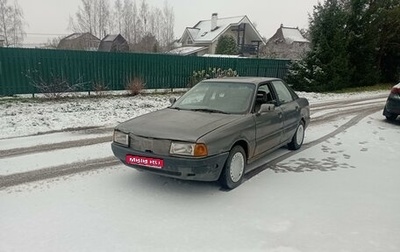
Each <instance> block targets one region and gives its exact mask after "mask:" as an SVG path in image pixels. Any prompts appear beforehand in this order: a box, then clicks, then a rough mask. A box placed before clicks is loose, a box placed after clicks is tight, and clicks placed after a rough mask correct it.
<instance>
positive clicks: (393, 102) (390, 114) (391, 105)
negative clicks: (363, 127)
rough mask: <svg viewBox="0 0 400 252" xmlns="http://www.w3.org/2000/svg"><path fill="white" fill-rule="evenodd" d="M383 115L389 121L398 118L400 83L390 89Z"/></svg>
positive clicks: (399, 113) (399, 112)
mask: <svg viewBox="0 0 400 252" xmlns="http://www.w3.org/2000/svg"><path fill="white" fill-rule="evenodd" d="M383 115H384V116H386V118H387V119H388V120H389V121H394V120H396V118H397V116H398V115H400V83H399V84H397V85H396V86H394V87H393V88H392V90H391V91H390V95H389V97H388V99H387V101H386V105H385V108H384V109H383Z"/></svg>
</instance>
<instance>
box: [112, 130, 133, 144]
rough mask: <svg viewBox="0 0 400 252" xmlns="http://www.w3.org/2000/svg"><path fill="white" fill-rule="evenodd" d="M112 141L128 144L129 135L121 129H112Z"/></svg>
mask: <svg viewBox="0 0 400 252" xmlns="http://www.w3.org/2000/svg"><path fill="white" fill-rule="evenodd" d="M113 141H114V142H116V143H118V144H121V145H124V146H129V135H128V134H126V133H123V132H121V131H118V130H114V137H113Z"/></svg>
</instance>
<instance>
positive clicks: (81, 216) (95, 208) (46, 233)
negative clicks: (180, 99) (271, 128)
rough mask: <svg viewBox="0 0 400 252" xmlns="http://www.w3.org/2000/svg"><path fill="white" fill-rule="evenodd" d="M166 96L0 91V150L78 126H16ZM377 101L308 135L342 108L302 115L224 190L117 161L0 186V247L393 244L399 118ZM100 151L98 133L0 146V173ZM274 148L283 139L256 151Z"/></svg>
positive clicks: (377, 247)
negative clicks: (59, 96) (372, 108)
mask: <svg viewBox="0 0 400 252" xmlns="http://www.w3.org/2000/svg"><path fill="white" fill-rule="evenodd" d="M386 93H387V92H373V93H363V94H352V95H348V94H346V95H343V94H340V95H337V94H335V95H333V94H327V95H321V94H304V93H301V94H300V95H301V96H305V97H307V98H308V99H309V100H310V103H311V104H322V103H324V102H327V101H335V100H336V101H338V104H340V101H346V100H348V99H356V98H368V97H370V98H371V99H376V97H380V96H381V95H382V94H384V95H385V94H386ZM376 100H377V101H379V102H380V103H382V104H384V98H379V99H376ZM166 106H168V96H159V95H149V96H140V97H133V98H127V97H113V98H96V99H82V100H70V101H67V100H64V101H61V102H54V101H51V102H43V101H41V102H34V103H32V102H28V103H27V102H18V101H17V102H16V101H12V102H11V101H6V102H3V101H0V118H1V122H0V151H1V150H7V149H14V148H22V147H29V146H35V145H38V144H47V143H54V142H63V141H72V140H76V139H84V138H88V136H87V135H82V133H81V132H74V131H67V132H56V133H52V134H44V135H37V136H27V135H32V134H36V133H38V132H49V131H59V130H62V129H67V128H76V127H103V128H104V127H106V128H108V127H113V126H114V125H115V124H117V123H118V122H120V121H124V120H126V119H129V118H131V117H134V116H138V115H140V114H143V113H147V112H149V111H153V110H156V109H160V108H163V107H166ZM357 106H365V102H360V103H359V104H357ZM367 106H368V105H367ZM320 108H321V107H320ZM322 108H323V107H322ZM361 108H362V107H361ZM330 110H332V109H331V108H330V109H329V110H325V113H328V111H330ZM381 113H382V112H381V111H379V112H377V113H374V114H371V115H369V116H367V117H366V118H364V119H363V120H361V121H360V122H359V123H357V124H356V125H354V126H352V127H349V128H347V129H346V130H345V131H343V132H341V133H338V134H337V135H334V136H333V137H331V138H329V139H327V140H326V141H323V142H321V143H319V144H315V145H312V144H311V143H312V142H314V141H315V140H317V139H319V138H321V137H323V136H325V135H327V134H329V133H330V132H332V131H334V130H336V129H338V128H339V127H340V126H341V125H344V124H346V123H347V122H348V121H349V120H350V119H351V118H352V116H351V115H345V116H342V117H341V118H339V119H336V120H334V121H327V122H324V123H318V124H316V125H311V126H310V128H309V129H308V131H307V136H306V141H305V144H306V146H307V144H309V145H310V146H309V147H308V148H304V150H303V151H301V152H298V153H294V155H292V156H290V157H289V158H287V159H285V160H283V161H281V162H279V163H277V164H271V165H270V166H269V169H266V170H264V171H263V172H261V173H258V174H257V175H255V176H254V177H252V178H250V179H249V180H247V181H246V182H245V183H244V184H243V185H241V186H240V187H238V188H236V189H235V190H232V191H229V192H226V191H221V190H219V186H218V184H217V183H201V182H190V181H180V180H175V179H170V178H164V177H159V176H154V175H150V174H146V173H140V172H137V171H135V170H132V169H130V168H127V167H125V166H123V165H117V166H113V167H109V168H106V169H101V170H96V171H92V172H86V173H80V174H75V175H71V176H64V177H57V178H55V179H49V180H44V181H40V182H34V183H29V184H24V185H19V186H14V187H8V188H6V189H3V190H0V227H1V232H0V251H267V252H269V251H271V252H299V251H302V252H321V251H327V252H337V251H343V252H344V251H360V252H369V251H374V252H375V251H382V252H388V251H393V252H395V251H396V252H397V251H400V239H399V237H400V193H399V192H400V183H398V180H399V177H400V169H399V167H398V150H399V149H400V142H399V141H398V137H399V135H400V125H399V123H398V122H397V123H388V122H387V121H386V120H384V117H383V116H382V114H381ZM321 115H322V112H321V111H320V110H319V111H318V112H315V113H314V114H313V116H314V117H317V116H321ZM110 132H111V129H110V131H109V132H108V131H105V132H103V133H101V132H100V133H99V132H94V133H93V135H91V137H96V136H104V135H110V134H111V133H110ZM21 136H25V137H21ZM107 152H108V153H109V155H110V156H111V155H112V153H111V150H110V147H109V144H104V145H103V144H98V145H90V146H85V147H81V148H80V149H79V148H76V149H75V148H72V149H67V150H55V151H49V152H45V153H35V154H29V155H22V156H16V157H9V158H3V159H2V158H0V172H1V174H0V179H1V176H4V175H7V174H10V173H14V172H17V173H18V172H21V171H24V170H25V169H31V168H30V167H31V166H35V167H36V168H35V169H39V168H43V167H51V166H54V165H58V164H63V163H68V162H73V161H74V160H75V161H76V160H85V158H98V157H99V156H104V155H107V154H106V153H107ZM84 153H86V154H87V157H85V155H83V154H84ZM282 153H288V151H287V150H286V149H280V150H278V151H277V152H276V153H274V154H273V155H271V156H272V157H271V156H269V157H267V158H266V159H264V162H268V159H273V157H274V156H277V155H278V156H279V155H281V154H282ZM68 159H70V160H68ZM10 168H12V169H11V170H10ZM7 169H8V170H7ZM6 170H7V171H6Z"/></svg>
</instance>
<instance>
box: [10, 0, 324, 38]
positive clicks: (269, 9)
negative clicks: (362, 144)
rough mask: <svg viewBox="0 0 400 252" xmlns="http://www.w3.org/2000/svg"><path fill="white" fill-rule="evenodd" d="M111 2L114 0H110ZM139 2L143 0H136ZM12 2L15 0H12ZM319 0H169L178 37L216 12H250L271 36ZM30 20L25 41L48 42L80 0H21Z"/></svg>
mask: <svg viewBox="0 0 400 252" xmlns="http://www.w3.org/2000/svg"><path fill="white" fill-rule="evenodd" d="M109 1H110V3H112V5H113V4H114V0H109ZM136 1H137V3H139V2H140V1H141V0H136ZM164 1H165V0H147V2H148V3H149V5H151V6H154V7H156V6H157V7H160V8H162V6H163V4H164ZM9 2H12V1H9ZM318 2H319V0H168V3H169V5H171V6H172V7H173V8H174V14H175V37H176V38H179V37H180V36H181V35H182V33H183V31H184V29H185V27H190V26H194V25H195V24H196V23H197V22H198V21H199V20H204V19H210V18H211V14H212V13H214V12H216V13H218V15H219V17H232V16H240V15H247V16H248V17H249V18H250V20H251V21H252V22H253V23H256V24H257V28H258V30H259V32H260V33H261V35H262V36H264V37H266V38H270V37H272V35H273V34H274V33H275V31H276V30H277V29H278V28H279V26H280V25H281V24H284V25H285V26H291V27H299V28H307V27H308V17H309V14H311V13H312V10H313V6H314V5H316V4H317V3H318ZM18 3H19V5H20V6H21V7H22V9H23V11H24V15H25V21H26V22H27V23H28V24H29V26H28V27H27V28H26V32H27V33H28V37H27V38H26V39H25V43H38V42H46V41H47V38H51V37H55V36H56V35H59V36H61V35H66V34H69V33H71V31H69V30H68V29H67V28H68V20H69V16H74V15H75V13H76V12H77V10H78V6H79V5H81V0H18Z"/></svg>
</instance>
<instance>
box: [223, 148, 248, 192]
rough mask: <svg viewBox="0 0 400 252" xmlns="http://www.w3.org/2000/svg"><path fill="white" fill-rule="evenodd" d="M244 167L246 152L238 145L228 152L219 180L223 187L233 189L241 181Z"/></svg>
mask: <svg viewBox="0 0 400 252" xmlns="http://www.w3.org/2000/svg"><path fill="white" fill-rule="evenodd" d="M245 168H246V153H245V152H244V150H243V148H242V147H241V146H239V145H237V146H235V147H233V148H232V150H231V151H230V152H229V156H228V159H227V160H226V163H225V166H224V169H223V170H222V173H221V177H220V178H219V181H220V183H221V185H222V186H223V187H224V188H227V189H233V188H236V187H237V186H239V185H240V184H241V183H242V180H243V176H244V172H245Z"/></svg>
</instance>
